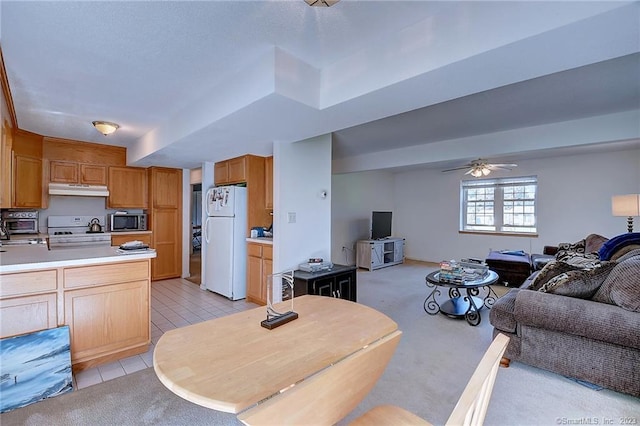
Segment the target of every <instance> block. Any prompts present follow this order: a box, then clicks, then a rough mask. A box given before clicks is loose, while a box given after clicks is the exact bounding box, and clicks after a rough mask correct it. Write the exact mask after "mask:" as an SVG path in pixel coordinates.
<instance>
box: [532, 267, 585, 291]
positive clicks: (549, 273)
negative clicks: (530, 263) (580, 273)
mask: <svg viewBox="0 0 640 426" xmlns="http://www.w3.org/2000/svg"><path fill="white" fill-rule="evenodd" d="M578 269H580V267H579V266H574V265H570V264H568V263H566V262H559V261H557V260H556V261H553V260H552V261H551V262H549V263H547V264H546V265H544V267H543V268H542V269H541V270H540V272H539V273H538V274H537V275H536V276H535V278H534V279H533V280H531V284H530V285H529V287H527V288H528V289H529V290H540V288H541V287H542V286H543V285H545V284H546V283H547V281H549V280H550V279H551V278H553V277H555V276H557V275H560V274H563V273H565V272H569V271H575V270H578Z"/></svg>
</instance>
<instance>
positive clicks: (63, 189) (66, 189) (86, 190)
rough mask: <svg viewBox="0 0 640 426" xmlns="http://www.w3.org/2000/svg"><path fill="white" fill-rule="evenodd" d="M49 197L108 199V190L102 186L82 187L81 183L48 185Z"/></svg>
mask: <svg viewBox="0 0 640 426" xmlns="http://www.w3.org/2000/svg"><path fill="white" fill-rule="evenodd" d="M49 195H75V196H81V197H108V196H109V190H108V189H107V187H106V186H104V185H83V184H81V183H50V184H49Z"/></svg>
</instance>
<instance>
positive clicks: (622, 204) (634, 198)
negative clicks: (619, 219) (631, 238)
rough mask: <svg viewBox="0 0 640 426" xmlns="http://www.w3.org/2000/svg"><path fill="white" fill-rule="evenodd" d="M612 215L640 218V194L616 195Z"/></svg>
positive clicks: (613, 199) (612, 200) (612, 204)
mask: <svg viewBox="0 0 640 426" xmlns="http://www.w3.org/2000/svg"><path fill="white" fill-rule="evenodd" d="M611 213H612V214H613V215H614V216H625V217H630V216H640V194H628V195H614V196H613V197H612V198H611Z"/></svg>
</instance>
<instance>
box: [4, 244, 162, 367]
mask: <svg viewBox="0 0 640 426" xmlns="http://www.w3.org/2000/svg"><path fill="white" fill-rule="evenodd" d="M116 250H117V247H109V246H106V247H82V248H70V249H58V250H51V251H50V250H48V249H47V247H46V246H45V245H43V244H37V245H17V246H2V247H0V337H2V338H4V337H10V336H16V335H19V334H24V333H30V332H33V331H38V330H43V329H49V328H55V327H58V326H61V325H68V326H69V329H70V333H71V363H72V366H73V370H74V371H75V372H77V371H80V370H84V369H86V368H89V367H93V366H95V365H99V364H102V363H105V362H110V361H114V360H117V359H121V358H125V357H128V356H132V355H136V354H140V353H144V352H146V351H147V349H148V346H149V344H150V342H151V334H150V324H151V320H150V292H151V259H152V258H154V257H155V256H156V254H155V251H151V250H150V251H147V252H142V253H135V254H124V255H123V254H119V253H118V252H117V251H116Z"/></svg>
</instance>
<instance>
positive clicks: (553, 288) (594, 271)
mask: <svg viewBox="0 0 640 426" xmlns="http://www.w3.org/2000/svg"><path fill="white" fill-rule="evenodd" d="M615 266H616V263H614V262H603V263H601V264H600V265H598V266H597V267H594V268H591V269H583V270H578V271H568V272H564V273H562V274H560V275H557V276H555V277H553V278H552V279H550V280H549V281H547V283H546V284H545V285H543V286H542V287H541V288H540V290H539V291H542V292H545V293H553V294H559V295H561V296H569V297H578V298H580V299H591V297H593V295H594V294H595V293H596V292H597V291H598V289H599V288H600V286H601V284H602V282H603V281H604V280H605V279H606V278H607V276H608V275H609V274H610V273H611V270H612V269H613V268H614V267H615Z"/></svg>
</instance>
